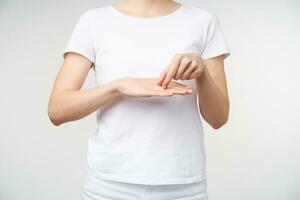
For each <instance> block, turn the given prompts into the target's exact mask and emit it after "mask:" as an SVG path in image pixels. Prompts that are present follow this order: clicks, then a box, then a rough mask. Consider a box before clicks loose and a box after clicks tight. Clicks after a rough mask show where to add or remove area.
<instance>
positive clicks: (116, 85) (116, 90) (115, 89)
mask: <svg viewBox="0 0 300 200" xmlns="http://www.w3.org/2000/svg"><path fill="white" fill-rule="evenodd" d="M110 88H111V91H112V93H113V94H116V95H117V96H119V97H121V96H123V93H122V90H121V84H120V82H119V79H117V80H114V81H112V82H110Z"/></svg>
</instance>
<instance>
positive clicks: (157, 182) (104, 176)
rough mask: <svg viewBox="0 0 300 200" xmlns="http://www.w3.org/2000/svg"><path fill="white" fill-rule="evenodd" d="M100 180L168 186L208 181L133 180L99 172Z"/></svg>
mask: <svg viewBox="0 0 300 200" xmlns="http://www.w3.org/2000/svg"><path fill="white" fill-rule="evenodd" d="M97 176H98V177H99V178H102V179H105V180H112V181H117V182H125V183H134V184H146V185H166V184H188V183H195V182H200V181H203V180H205V179H206V175H205V174H203V175H200V176H196V177H190V178H174V179H170V178H168V179H151V180H149V179H144V178H132V177H124V176H122V177H120V176H116V175H113V174H104V173H99V172H97Z"/></svg>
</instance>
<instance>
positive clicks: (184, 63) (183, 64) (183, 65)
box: [174, 56, 192, 80]
mask: <svg viewBox="0 0 300 200" xmlns="http://www.w3.org/2000/svg"><path fill="white" fill-rule="evenodd" d="M191 62H192V59H191V58H190V57H188V56H183V57H182V58H181V60H180V65H179V67H178V70H177V72H176V75H175V77H174V79H175V80H178V79H180V78H181V77H182V75H183V74H184V72H185V71H186V70H187V69H188V68H189V65H190V63H191Z"/></svg>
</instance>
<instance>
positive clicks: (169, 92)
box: [150, 89, 174, 96]
mask: <svg viewBox="0 0 300 200" xmlns="http://www.w3.org/2000/svg"><path fill="white" fill-rule="evenodd" d="M150 93H151V94H152V95H155V96H172V95H174V91H172V90H165V89H153V90H151V92H150Z"/></svg>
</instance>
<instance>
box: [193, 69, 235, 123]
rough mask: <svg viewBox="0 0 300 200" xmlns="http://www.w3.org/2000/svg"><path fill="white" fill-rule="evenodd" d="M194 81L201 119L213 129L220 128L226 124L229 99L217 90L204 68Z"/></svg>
mask: <svg viewBox="0 0 300 200" xmlns="http://www.w3.org/2000/svg"><path fill="white" fill-rule="evenodd" d="M195 81H196V85H197V92H198V101H199V109H200V112H201V114H202V116H203V118H204V119H205V120H206V121H207V122H208V123H209V124H210V125H211V126H212V127H213V128H220V127H221V126H222V125H224V124H225V123H226V121H227V119H228V115H229V99H228V97H227V95H226V94H224V93H223V92H222V90H221V89H220V88H218V86H217V84H216V83H215V82H214V81H213V79H212V77H211V76H210V74H209V72H208V69H207V68H206V67H204V70H203V72H202V74H201V76H200V77H199V78H196V79H195Z"/></svg>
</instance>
